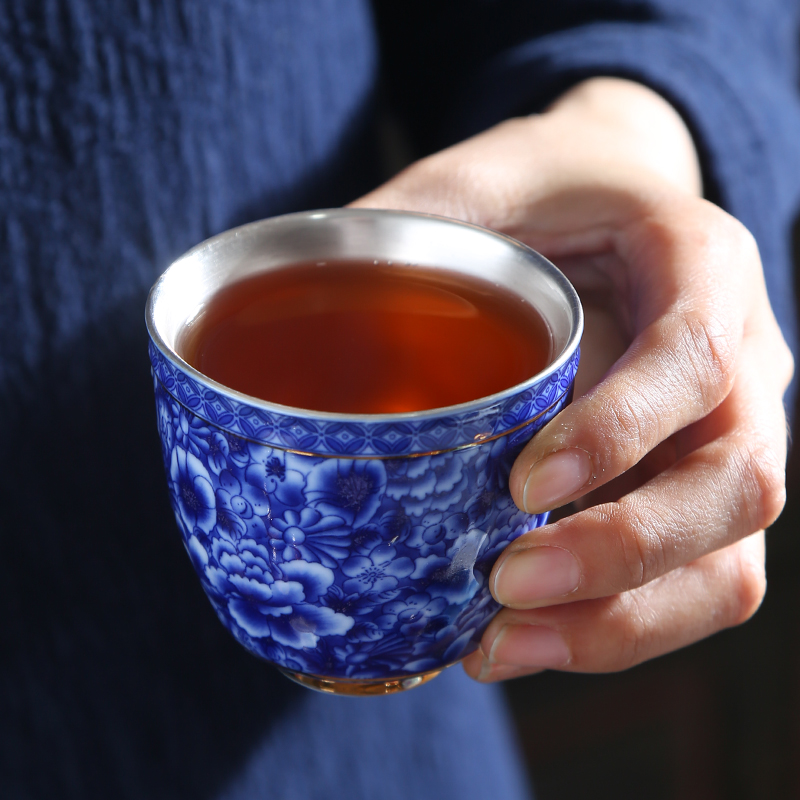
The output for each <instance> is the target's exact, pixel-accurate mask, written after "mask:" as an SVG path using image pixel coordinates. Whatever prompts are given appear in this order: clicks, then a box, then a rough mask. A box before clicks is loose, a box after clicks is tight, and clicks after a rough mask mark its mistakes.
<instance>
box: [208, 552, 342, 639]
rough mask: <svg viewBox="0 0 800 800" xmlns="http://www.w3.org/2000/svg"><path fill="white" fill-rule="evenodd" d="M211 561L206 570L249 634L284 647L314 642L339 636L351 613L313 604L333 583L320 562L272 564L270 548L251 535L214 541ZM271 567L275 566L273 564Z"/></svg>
mask: <svg viewBox="0 0 800 800" xmlns="http://www.w3.org/2000/svg"><path fill="white" fill-rule="evenodd" d="M212 553H213V562H212V560H211V559H209V562H208V563H207V564H206V565H205V568H204V573H205V576H206V578H207V579H208V581H209V582H210V583H211V585H212V587H213V588H214V589H215V590H216V592H217V593H218V595H219V596H221V597H222V598H226V599H227V610H228V612H229V613H230V615H231V617H232V618H233V620H234V621H235V622H236V624H237V625H239V627H241V628H242V629H243V630H244V631H245V632H246V633H247V634H248V635H249V636H252V637H254V638H264V637H268V638H270V639H272V640H273V641H275V642H277V643H278V644H281V645H283V646H285V647H292V648H297V649H299V648H303V647H315V646H316V644H317V641H318V640H319V637H320V636H342V635H344V634H345V633H347V631H349V630H350V629H351V628H352V627H353V620H352V618H350V617H348V616H346V615H344V614H340V613H337V612H336V611H334V610H333V609H331V608H328V607H326V606H323V605H314V604H315V603H318V601H319V600H320V598H321V597H322V596H323V595H324V594H325V593H326V592H327V591H328V589H329V588H330V586H331V585H332V584H333V580H334V576H333V572H332V571H331V570H330V569H328V568H327V567H324V566H323V565H322V564H315V563H308V562H305V561H292V562H290V563H288V564H283V565H282V566H281V567H280V568H274V574H273V569H272V568H271V566H270V557H269V551H268V550H267V548H266V547H264V545H261V544H259V543H258V542H256V541H255V540H253V539H242V540H240V541H239V542H238V543H236V544H233V543H231V542H227V541H225V540H222V539H215V540H214V542H213V551H212ZM273 567H274V565H273Z"/></svg>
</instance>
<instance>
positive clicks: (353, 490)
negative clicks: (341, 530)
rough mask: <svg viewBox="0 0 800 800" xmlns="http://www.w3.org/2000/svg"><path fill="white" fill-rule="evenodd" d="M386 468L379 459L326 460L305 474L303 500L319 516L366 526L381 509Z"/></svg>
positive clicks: (356, 525)
mask: <svg viewBox="0 0 800 800" xmlns="http://www.w3.org/2000/svg"><path fill="white" fill-rule="evenodd" d="M385 488H386V468H385V466H384V464H383V462H382V461H379V460H378V459H364V460H358V461H356V460H355V459H352V460H351V459H343V458H331V459H326V460H325V461H323V462H322V463H321V464H319V465H317V466H316V467H314V468H313V469H312V470H311V471H310V472H309V475H308V481H307V487H306V493H305V496H306V499H307V500H308V502H309V504H310V505H311V507H312V508H315V509H317V510H318V511H320V513H323V514H329V515H331V516H337V517H340V518H341V519H343V520H344V521H345V522H346V523H347V524H348V525H350V526H351V527H353V528H360V527H361V526H362V525H366V523H368V522H369V521H370V520H371V519H372V517H373V516H374V515H375V512H376V511H377V510H378V509H379V508H380V505H381V498H382V496H383V493H384V489H385Z"/></svg>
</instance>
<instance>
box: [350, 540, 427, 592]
mask: <svg viewBox="0 0 800 800" xmlns="http://www.w3.org/2000/svg"><path fill="white" fill-rule="evenodd" d="M342 572H343V573H344V574H345V575H346V576H347V577H348V580H346V581H345V582H344V583H343V584H342V588H343V589H344V591H345V592H347V593H349V594H360V595H363V594H380V593H381V592H386V591H390V590H392V589H395V588H396V587H397V585H398V578H406V577H408V576H409V575H410V574H411V573H412V572H414V563H413V562H412V561H411V559H410V558H406V557H405V556H401V557H399V558H398V556H397V551H396V550H395V549H394V547H391V546H389V545H386V544H379V545H378V546H377V547H375V548H374V549H372V550H371V551H370V553H369V554H368V555H366V556H351V557H350V558H348V559H347V561H345V562H344V563H343V564H342Z"/></svg>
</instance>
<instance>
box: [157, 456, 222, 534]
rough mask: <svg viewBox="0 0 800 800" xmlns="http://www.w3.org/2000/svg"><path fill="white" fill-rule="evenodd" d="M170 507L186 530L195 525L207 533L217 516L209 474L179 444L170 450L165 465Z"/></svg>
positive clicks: (200, 463)
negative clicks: (167, 473) (167, 468)
mask: <svg viewBox="0 0 800 800" xmlns="http://www.w3.org/2000/svg"><path fill="white" fill-rule="evenodd" d="M169 478H170V495H171V497H172V502H173V507H174V508H175V510H176V513H177V515H178V518H179V520H180V521H181V522H182V523H183V526H184V529H185V530H186V531H187V533H189V532H191V531H193V530H194V529H195V528H199V529H200V530H201V531H204V532H205V533H208V532H209V531H210V530H211V529H212V528H213V527H214V524H215V522H216V519H217V514H216V505H217V503H216V499H215V497H214V488H213V486H212V483H211V476H210V475H209V474H208V470H206V468H205V467H204V466H203V463H202V461H200V459H199V458H197V456H195V455H193V454H192V453H188V452H186V450H184V449H183V448H182V447H176V448H175V449H174V450H173V451H172V459H171V462H170V467H169Z"/></svg>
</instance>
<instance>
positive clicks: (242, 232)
mask: <svg viewBox="0 0 800 800" xmlns="http://www.w3.org/2000/svg"><path fill="white" fill-rule="evenodd" d="M357 216H364V217H366V218H370V217H381V218H384V219H391V218H397V219H398V220H403V219H407V218H409V217H413V218H419V219H429V220H432V221H437V222H441V223H445V224H450V225H455V226H459V227H464V228H469V229H472V230H475V231H479V232H481V233H483V234H485V235H488V236H491V237H494V238H496V239H499V240H503V241H505V242H506V244H508V245H509V246H511V247H512V248H514V249H517V250H518V251H519V252H521V253H525V254H526V255H527V256H528V257H529V258H530V260H531V262H532V263H535V264H536V265H537V269H540V270H542V271H543V272H545V274H546V275H547V276H548V277H549V278H550V280H552V281H553V283H555V284H556V285H557V286H558V288H559V290H560V291H561V292H562V293H563V296H564V298H565V300H566V302H567V304H568V310H569V314H570V318H571V321H572V325H571V331H570V334H569V337H568V339H567V341H566V343H565V345H564V347H563V348H562V349H561V352H560V353H559V354H558V356H557V357H556V358H555V359H554V360H553V361H551V362H550V363H549V364H548V365H547V367H545V369H543V370H541V371H540V372H538V373H536V374H535V375H533V376H531V377H530V378H528V379H527V380H525V381H522V382H521V383H518V384H516V385H514V386H511V387H509V388H508V389H504V390H502V391H500V392H496V393H495V394H492V395H486V396H484V397H479V398H476V399H475V400H470V401H468V402H466V403H459V404H457V405H452V406H441V407H439V408H431V409H425V410H423V411H409V412H403V413H394V414H345V413H340V412H331V411H313V410H310V409H304V408H297V407H294V406H285V405H281V404H279V403H273V402H270V401H268V400H262V399H260V398H258V397H253V396H252V395H248V394H245V393H244V392H239V391H237V390H236V389H231V388H230V387H228V386H225V385H224V384H222V383H218V382H217V381H215V380H213V379H212V378H209V377H208V376H207V375H205V374H203V373H202V372H200V371H199V370H197V369H196V368H195V367H193V366H192V365H191V364H189V363H188V362H187V361H185V360H184V359H183V358H181V356H180V355H178V353H177V352H176V351H175V350H174V349H173V348H172V347H170V346H169V345H168V344H167V343H166V342H165V341H164V339H163V337H162V336H161V334H160V333H159V331H158V326H157V324H156V321H155V308H156V304H157V303H158V300H159V297H160V291H161V289H162V287H163V285H164V283H165V281H166V280H167V277H168V273H169V272H170V270H171V269H172V268H173V267H175V266H176V265H177V264H179V263H182V262H184V261H185V260H187V259H191V258H193V257H196V256H197V255H198V254H199V253H200V252H203V251H205V250H208V249H209V248H220V247H221V246H223V245H224V244H225V243H226V242H227V241H228V240H231V239H236V238H238V237H242V236H247V235H248V234H251V233H253V232H255V231H261V230H263V228H265V227H268V226H278V225H281V224H282V223H285V222H286V221H288V220H302V219H307V220H309V221H311V220H320V219H336V218H345V217H346V218H353V217H357ZM433 266H435V265H433ZM583 321H584V317H583V308H582V306H581V302H580V299H579V297H578V293H577V292H576V291H575V288H574V287H573V285H572V284H571V283H570V281H569V279H568V278H567V277H566V275H564V273H563V272H561V270H560V269H558V267H556V266H555V264H553V263H552V262H551V261H549V260H548V259H547V258H545V257H544V256H543V255H541V253H538V252H537V251H536V250H534V249H533V248H532V247H529V246H528V245H526V244H524V243H523V242H520V241H519V240H517V239H514V238H513V237H511V236H508V235H507V234H504V233H500V232H499V231H495V230H493V229H491V228H486V227H484V226H481V225H476V224H474V223H472V222H464V221H462V220H458V219H453V218H451V217H443V216H440V215H437V214H426V213H422V212H418V211H396V210H390V209H362V208H331V209H317V210H313V211H298V212H292V213H289V214H281V215H279V216H275V217H268V218H266V219H262V220H257V221H255V222H249V223H246V224H244V225H240V226H238V227H235V228H230V229H228V230H226V231H223V232H222V233H219V234H216V235H215V236H212V237H210V238H208V239H205V240H204V241H202V242H199V243H198V244H196V245H195V246H194V247H192V248H191V249H189V250H187V251H186V252H185V253H184V254H183V255H181V256H179V257H178V258H177V259H175V260H174V261H173V262H172V263H171V264H170V265H169V266H168V267H167V268H166V269H165V270H164V271H163V272H162V273H161V275H160V276H159V277H158V278H157V280H156V282H155V283H154V284H153V286H152V288H151V289H150V292H149V294H148V296H147V304H146V309H145V323H146V325H147V331H148V334H149V336H150V339H151V340H152V342H153V344H154V345H155V346H156V347H157V348H158V350H159V351H160V352H161V353H162V355H163V356H164V357H165V358H167V359H168V360H169V361H170V362H171V363H172V364H173V366H175V367H176V368H178V369H179V370H181V371H182V372H184V373H185V374H187V375H189V376H190V377H192V378H193V379H194V380H195V381H196V382H198V383H200V384H202V385H205V386H207V387H208V388H210V389H212V390H213V391H215V392H217V393H218V394H220V395H223V396H226V397H229V398H232V399H234V400H237V401H238V402H240V403H243V404H246V405H248V406H251V407H253V408H258V409H263V410H264V411H269V412H271V413H273V414H279V415H283V416H286V417H292V418H295V419H309V420H311V419H314V420H324V421H328V422H343V423H346V422H356V423H359V422H360V423H372V424H382V423H402V422H412V421H413V422H422V421H425V420H434V419H439V418H442V417H451V416H458V415H462V414H470V413H471V412H475V411H480V410H482V409H485V408H488V407H491V406H497V405H500V404H502V403H503V402H505V401H506V400H509V399H510V398H512V397H515V396H517V395H520V394H522V393H523V392H525V391H527V390H528V389H530V388H532V387H534V386H536V385H537V384H539V383H541V381H542V380H544V379H546V378H547V377H548V376H549V375H552V374H553V373H555V372H557V371H558V370H559V369H561V368H562V367H563V366H564V365H565V364H566V363H567V361H569V359H570V358H572V356H573V354H574V353H575V350H576V349H577V348H578V346H579V344H580V340H581V336H582V335H583Z"/></svg>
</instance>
